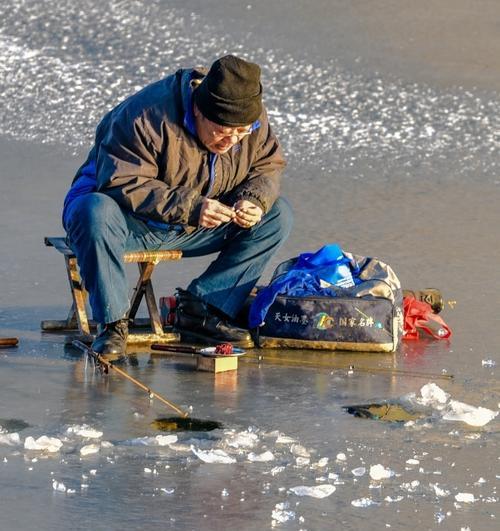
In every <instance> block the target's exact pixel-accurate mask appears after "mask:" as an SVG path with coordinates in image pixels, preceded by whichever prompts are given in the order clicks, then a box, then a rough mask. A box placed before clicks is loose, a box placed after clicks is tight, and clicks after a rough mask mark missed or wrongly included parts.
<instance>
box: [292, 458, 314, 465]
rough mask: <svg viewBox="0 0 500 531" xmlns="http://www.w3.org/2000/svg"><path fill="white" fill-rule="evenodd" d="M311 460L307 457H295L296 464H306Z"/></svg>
mask: <svg viewBox="0 0 500 531" xmlns="http://www.w3.org/2000/svg"><path fill="white" fill-rule="evenodd" d="M310 462H311V460H310V459H309V457H296V458H295V464H296V465H297V466H306V465H308V464H309V463H310Z"/></svg>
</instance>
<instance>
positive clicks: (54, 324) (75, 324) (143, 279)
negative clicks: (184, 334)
mask: <svg viewBox="0 0 500 531" xmlns="http://www.w3.org/2000/svg"><path fill="white" fill-rule="evenodd" d="M44 241H45V245H47V246H48V247H54V248H55V249H56V250H57V251H59V252H60V253H61V254H62V255H63V256H64V260H65V262H66V272H67V274H68V281H69V286H70V289H71V296H72V298H73V303H72V305H71V308H70V310H69V313H68V317H67V318H66V319H65V320H45V321H42V322H41V328H42V330H43V331H46V332H49V331H53V332H55V331H58V332H64V331H68V332H71V331H73V332H74V331H78V332H79V333H80V336H81V338H82V339H83V340H86V341H91V340H92V339H93V336H92V335H91V333H90V329H91V327H92V328H93V327H94V326H95V323H93V322H91V321H89V319H88V317H87V310H86V306H85V303H86V300H87V292H86V291H85V288H84V286H83V284H82V279H81V277H80V273H79V270H78V263H77V259H76V256H75V254H74V253H73V251H72V250H71V248H70V247H68V245H67V244H66V239H65V238H62V237H46V238H45V240H44ZM181 258H182V251H137V252H130V253H125V254H124V256H123V260H124V262H126V263H130V262H136V263H137V264H138V266H139V279H138V280H137V284H136V286H135V288H134V291H133V294H132V299H131V301H130V310H129V313H128V318H129V319H130V320H131V327H132V328H133V327H141V326H144V325H145V320H144V319H138V318H136V314H137V310H138V309H139V305H140V304H141V301H142V299H143V298H145V300H146V305H147V309H148V313H149V319H148V320H146V323H148V324H149V325H150V327H151V332H150V333H147V334H140V333H130V334H129V337H128V341H127V342H128V343H129V344H149V343H152V342H155V343H158V342H159V343H168V342H170V341H178V340H179V334H177V333H174V332H165V331H164V330H163V326H162V323H161V319H160V313H159V311H158V306H157V304H156V298H155V294H154V291H153V284H152V282H151V275H152V274H153V271H154V268H155V266H156V265H157V264H158V263H159V262H164V261H167V260H180V259H181Z"/></svg>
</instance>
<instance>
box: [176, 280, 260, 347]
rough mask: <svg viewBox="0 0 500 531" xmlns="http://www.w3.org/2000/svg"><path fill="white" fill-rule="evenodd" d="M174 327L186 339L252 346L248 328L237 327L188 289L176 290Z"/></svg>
mask: <svg viewBox="0 0 500 531" xmlns="http://www.w3.org/2000/svg"><path fill="white" fill-rule="evenodd" d="M177 298H178V306H177V312H176V318H175V328H176V329H177V330H178V331H179V332H180V333H181V336H182V338H183V339H185V340H187V341H193V340H194V341H199V340H202V341H205V342H209V343H212V344H213V343H221V342H230V343H232V344H233V345H235V346H238V347H245V348H251V347H253V341H252V337H251V335H250V332H248V330H244V329H243V328H238V327H237V326H235V325H234V324H232V323H230V322H229V321H228V319H227V318H226V317H224V316H223V315H222V314H220V313H218V312H217V310H216V309H215V308H213V307H212V306H210V305H209V304H207V303H206V302H204V301H203V300H201V299H200V298H199V297H196V296H195V295H192V294H191V293H189V292H188V291H185V290H181V289H179V290H178V291H177Z"/></svg>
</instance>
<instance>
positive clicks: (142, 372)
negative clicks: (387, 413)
mask: <svg viewBox="0 0 500 531" xmlns="http://www.w3.org/2000/svg"><path fill="white" fill-rule="evenodd" d="M478 3H479V4H481V8H480V9H479V8H478V7H477V4H478ZM431 4H432V3H431V2H421V3H419V4H418V6H416V5H414V3H412V2H409V1H404V2H403V1H402V2H400V3H398V5H397V6H395V5H394V2H389V1H388V0H384V1H381V2H379V3H377V6H376V7H375V5H374V3H373V2H369V1H367V0H361V1H358V2H348V3H346V2H341V1H339V0H335V1H329V2H326V1H324V0H313V1H309V2H302V1H299V0H288V1H285V0H274V1H273V2H264V1H261V0H259V1H249V2H248V3H242V2H236V1H232V0H221V1H215V0H207V1H205V2H198V1H194V0H188V1H183V2H180V1H166V0H165V1H161V0H154V1H151V2H147V3H145V2H139V1H133V0H121V1H118V0H116V1H107V2H97V1H95V0H82V1H81V2H78V3H76V2H72V1H70V0H65V1H57V2H56V1H55V0H49V1H47V2H43V3H42V2H40V1H39V0H37V1H34V0H32V1H21V0H6V1H4V2H3V3H2V5H1V6H0V73H1V74H0V89H1V92H2V95H3V98H2V100H1V101H0V116H1V119H2V131H1V135H0V155H1V160H2V167H1V169H0V229H1V234H2V237H1V240H0V241H1V244H2V255H1V260H0V280H1V289H0V336H17V337H19V338H20V346H19V347H18V348H17V349H10V350H1V351H0V389H1V400H0V426H2V427H3V428H2V431H1V432H0V494H1V496H0V514H1V517H0V519H1V525H0V528H1V529H2V530H3V529H5V530H11V529H12V530H13V529H16V530H23V531H24V530H28V529H33V528H37V529H39V530H40V531H45V530H47V531H48V530H51V531H52V530H59V529H61V530H62V529H68V528H69V527H71V528H73V529H87V528H88V527H89V526H92V527H93V528H94V529H98V530H100V529H102V530H115V529H142V530H153V529H163V528H164V529H170V528H172V529H234V528H235V527H240V528H242V529H259V530H260V529H269V528H271V527H272V526H275V527H276V528H278V529H279V528H282V529H309V530H316V529H332V528H339V529H377V530H378V529H385V528H392V529H404V528H418V529H456V530H460V529H462V528H463V529H467V528H470V529H471V530H472V531H477V530H487V529H493V528H494V527H495V526H496V524H495V518H496V515H497V513H498V509H497V508H498V498H499V494H498V483H499V477H500V467H499V459H500V453H499V446H498V441H499V431H498V428H499V421H498V417H497V418H495V419H494V420H492V421H491V422H488V423H487V424H486V425H485V426H482V427H477V426H476V427H475V426H471V425H468V424H466V423H464V422H462V421H454V420H446V419H445V417H446V416H447V414H446V411H448V409H447V408H449V407H451V406H450V401H452V400H456V401H460V402H464V403H466V404H471V405H473V406H477V407H484V408H488V409H490V410H492V411H495V412H496V411H498V408H499V405H500V404H499V403H500V388H499V385H498V370H499V369H498V364H499V363H500V359H499V355H498V345H499V340H498V332H497V326H498V306H499V303H500V288H499V281H498V263H499V262H500V246H499V236H498V228H497V227H498V223H499V213H498V204H499V200H500V174H499V162H500V157H499V153H498V148H499V143H500V136H499V135H500V123H499V118H498V116H499V110H500V98H499V96H498V93H499V92H498V91H499V90H500V74H499V72H500V64H499V57H500V53H499V52H500V38H499V35H498V31H496V29H495V25H494V20H498V16H499V14H500V8H499V7H498V5H496V2H491V1H488V0H480V2H472V1H468V0H460V1H454V2H451V1H445V2H440V3H439V6H438V7H436V6H433V9H430V7H429V6H430V5H431ZM434 8H435V9H434ZM227 52H233V53H239V54H242V55H245V56H246V57H248V58H249V59H252V60H254V61H257V62H259V63H260V64H261V65H262V67H263V76H264V78H263V82H264V94H265V101H266V104H267V106H268V109H269V111H270V118H271V122H272V123H273V125H274V127H275V129H276V131H277V133H278V135H279V137H280V139H281V140H282V142H283V145H284V147H285V150H286V153H287V158H288V161H289V166H288V168H287V172H286V178H285V181H284V194H285V195H286V196H287V197H288V198H289V199H290V201H291V203H292V204H293V207H294V210H295V213H296V225H295V228H294V231H293V233H292V236H291V237H290V239H289V241H288V242H287V243H286V245H285V246H284V247H283V248H282V250H281V251H280V254H279V256H277V257H276V258H275V260H274V261H273V263H272V264H269V269H268V270H267V272H266V275H267V276H268V275H269V274H270V273H271V272H272V270H273V267H274V266H275V265H276V264H277V263H278V262H280V261H281V260H283V259H286V258H289V257H291V256H294V255H296V254H298V253H300V252H305V251H312V250H316V249H317V248H319V247H320V246H321V245H323V244H324V243H327V242H338V243H340V244H341V245H342V246H343V248H344V249H346V250H348V251H352V252H354V253H356V254H362V255H369V256H377V257H379V258H380V259H382V260H384V261H385V262H387V263H389V264H390V265H391V266H392V267H393V268H394V270H395V271H396V273H397V274H398V275H399V277H400V279H401V281H402V284H403V286H404V287H408V288H416V289H418V288H422V287H427V286H435V287H438V288H440V289H441V291H442V292H443V294H444V298H445V300H446V301H456V304H447V307H446V309H445V311H444V313H443V317H444V319H445V320H446V321H447V322H448V324H449V325H450V326H451V327H452V329H453V331H454V336H453V338H452V341H450V342H445V341H442V342H439V341H433V340H427V339H424V340H421V341H418V342H408V343H406V344H404V345H403V346H402V348H401V350H400V352H398V353H396V354H395V355H358V354H349V353H339V354H321V355H320V354H317V353H315V354H312V353H309V354H307V353H293V352H285V353H283V357H286V358H287V359H294V358H296V357H297V356H298V357H302V358H303V359H306V356H307V360H308V361H312V362H317V365H318V366H317V367H311V366H310V367H303V368H300V367H299V368H298V367H296V366H293V365H292V364H291V363H286V362H283V363H278V362H277V361H276V360H274V359H272V358H271V359H267V358H266V359H265V360H264V362H263V363H261V364H258V363H257V362H256V361H255V360H253V359H249V360H248V361H242V362H241V363H240V368H239V370H238V372H237V373H235V374H225V375H224V374H223V375H218V376H217V377H216V378H214V377H213V376H212V375H207V374H205V373H198V372H196V371H194V370H193V365H194V361H193V360H192V359H191V358H189V357H184V358H182V357H170V356H165V355H156V354H155V355H151V354H150V353H147V352H142V353H141V352H137V353H134V352H133V351H130V353H129V354H130V357H129V360H128V363H127V365H126V366H125V369H126V370H127V371H128V372H130V374H132V375H133V376H135V377H137V378H139V379H141V380H143V381H145V382H147V383H148V385H150V386H151V387H152V388H153V389H155V390H157V391H158V392H160V393H162V394H164V395H166V396H167V397H169V398H170V399H172V400H173V401H174V402H176V403H179V404H181V405H182V406H184V407H192V408H193V415H194V416H195V417H198V418H203V419H212V420H217V421H219V422H221V423H222V424H223V428H222V429H219V430H215V431H212V432H206V433H194V432H191V433H189V432H184V433H178V434H176V435H177V437H178V439H177V440H176V441H174V440H173V439H167V438H162V437H161V436H166V435H168V434H167V433H162V432H159V431H158V430H156V429H154V428H153V427H152V426H151V423H152V422H153V421H154V420H155V419H157V418H160V417H165V416H169V415H170V412H169V411H168V410H166V409H165V408H164V407H163V406H161V405H160V404H159V403H157V402H156V401H154V402H153V403H152V404H150V403H149V401H148V399H147V397H146V396H144V394H142V393H140V392H139V391H137V390H136V388H134V387H132V386H131V385H130V384H128V383H126V382H124V381H123V380H121V379H119V378H117V377H116V376H113V375H110V376H109V377H102V376H101V375H99V374H95V373H94V371H93V370H92V368H91V367H88V366H87V367H86V365H85V363H84V360H83V359H82V357H81V356H79V355H78V354H77V353H76V352H74V351H71V350H68V349H67V348H66V347H65V346H64V338H63V337H61V336H54V335H43V336H42V335H41V334H40V331H39V323H40V320H42V319H50V318H64V317H65V316H66V312H67V308H68V306H69V302H70V300H69V292H68V289H67V280H66V277H65V271H64V265H63V261H62V259H61V258H60V256H59V255H57V253H55V252H54V251H53V250H50V249H46V248H45V247H44V246H43V237H44V236H46V235H58V234H60V233H61V231H62V229H61V227H60V211H61V205H62V199H63V197H64V194H65V192H66V190H67V187H68V186H69V183H70V181H71V179H72V175H73V173H74V171H75V169H76V168H77V167H78V166H79V164H80V162H81V161H82V159H83V157H84V155H85V153H86V150H87V149H88V147H89V144H90V142H91V139H92V134H93V129H94V127H95V125H96V123H97V122H98V120H99V118H100V116H101V115H102V114H103V113H104V112H105V111H106V110H107V109H108V108H110V106H112V105H113V104H115V103H116V102H118V101H119V100H120V99H121V98H123V97H124V96H126V95H128V94H129V93H131V92H133V91H134V90H136V88H138V87H141V86H142V85H144V84H146V83H148V82H150V81H153V80H156V79H158V78H160V77H162V76H164V75H166V74H168V73H170V72H172V71H175V70H176V69H177V68H180V67H188V66H191V65H193V64H205V65H209V64H210V63H211V62H212V61H213V60H214V59H215V58H216V57H218V56H220V55H223V54H224V53H227ZM206 264H207V260H196V259H192V260H184V261H183V262H182V263H181V264H172V265H168V266H160V267H159V268H158V272H157V274H156V276H155V286H156V290H157V295H168V294H171V293H173V292H174V290H175V288H176V287H177V286H185V285H186V284H187V282H188V281H189V279H190V278H191V277H192V276H194V275H196V274H197V273H198V272H199V271H201V269H202V268H203V267H204V266H205V265H206ZM486 360H493V361H494V362H496V366H491V364H489V363H483V362H485V361H486ZM350 364H353V365H354V366H355V367H359V368H360V369H367V368H370V367H374V368H377V369H387V372H383V371H378V372H373V373H370V372H369V371H365V370H359V371H358V370H354V372H353V374H348V371H346V370H345V369H341V368H339V367H346V366H348V365H350ZM391 369H397V370H401V371H411V372H413V373H415V372H419V373H426V374H428V375H429V376H428V377H416V376H415V375H413V376H412V375H410V374H397V373H396V372H393V373H391V372H390V370H391ZM451 374H453V375H454V379H453V380H449V379H446V376H447V375H451ZM429 382H433V383H434V384H436V385H437V386H439V388H441V389H442V390H443V391H445V392H446V393H448V395H449V396H448V397H447V398H446V399H445V400H446V401H445V403H443V404H439V403H438V402H432V403H428V404H426V405H424V404H420V406H422V408H423V411H424V418H423V419H420V420H418V421H416V422H415V423H410V424H409V425H405V426H403V425H393V424H388V423H384V422H375V421H370V420H363V419H357V418H354V417H352V416H350V415H348V414H347V413H346V412H345V411H344V410H343V409H342V406H344V405H347V404H356V403H357V404H361V403H369V402H371V401H373V400H378V399H397V398H401V397H404V396H408V395H410V394H412V393H413V394H414V398H412V399H411V400H417V399H419V397H420V396H421V388H422V387H423V386H424V385H426V384H428V383H429ZM420 400H421V399H420ZM417 403H418V400H417ZM420 406H419V407H420ZM449 416H450V415H448V417H449ZM12 419H16V421H23V422H24V423H26V424H27V425H28V426H27V427H23V426H25V425H24V424H19V423H15V422H13V420H12ZM16 434H17V435H16ZM42 436H47V437H52V438H54V439H56V440H58V441H59V442H55V441H52V448H50V450H54V451H48V450H36V449H31V448H33V446H35V445H36V441H37V440H39V438H40V437H42ZM30 437H32V438H33V442H32V439H30ZM60 443H62V446H61V447H60V448H55V447H57V446H58V445H59V444H60ZM39 444H43V440H42V441H40V442H39ZM26 446H27V447H26ZM82 448H83V449H84V450H83V453H82ZM211 460H212V461H213V460H219V461H224V462H219V463H211V462H206V461H211ZM376 465H382V467H383V469H382V468H380V467H376ZM371 467H375V468H374V469H372V468H371ZM353 471H354V472H353ZM380 471H382V476H384V473H385V475H386V476H387V477H382V478H380V476H379V475H377V472H380ZM371 472H372V474H370V473H371ZM374 477H375V478H380V479H374ZM297 487H313V488H312V489H300V488H297ZM304 494H307V495H304ZM311 494H313V496H312V495H311ZM314 496H324V497H322V498H321V497H314Z"/></svg>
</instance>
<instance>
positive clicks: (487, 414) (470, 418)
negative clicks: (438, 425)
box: [443, 400, 498, 426]
mask: <svg viewBox="0 0 500 531" xmlns="http://www.w3.org/2000/svg"><path fill="white" fill-rule="evenodd" d="M497 415H498V411H492V410H491V409H487V408H485V407H474V406H470V405H469V404H464V403H463V402H458V401H457V400H450V402H449V404H448V406H447V409H446V411H445V412H444V414H443V419H444V420H458V421H462V422H465V423H466V424H469V425H470V426H484V425H485V424H488V422H490V420H492V419H494V418H495V417H496V416H497Z"/></svg>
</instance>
